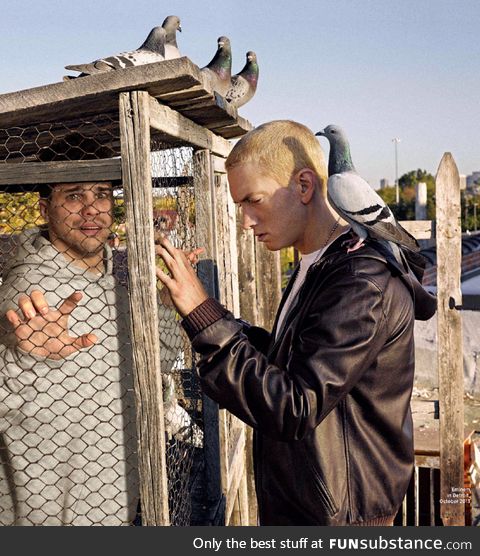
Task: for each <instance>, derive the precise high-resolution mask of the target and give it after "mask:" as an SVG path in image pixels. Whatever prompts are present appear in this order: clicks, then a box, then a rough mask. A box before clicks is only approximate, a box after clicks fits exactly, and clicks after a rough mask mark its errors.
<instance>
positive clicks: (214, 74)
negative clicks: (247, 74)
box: [201, 37, 232, 97]
mask: <svg viewBox="0 0 480 556" xmlns="http://www.w3.org/2000/svg"><path fill="white" fill-rule="evenodd" d="M217 43H218V48H217V52H216V53H215V56H214V57H213V58H212V60H211V61H210V63H209V64H207V65H206V66H205V67H204V68H202V69H201V72H202V73H203V75H205V76H206V77H207V79H208V82H209V83H210V86H211V88H212V89H213V90H214V91H217V93H219V94H220V95H222V96H223V97H224V96H225V95H226V94H227V91H228V90H229V89H230V80H231V78H232V49H231V47H230V39H229V38H228V37H218V41H217Z"/></svg>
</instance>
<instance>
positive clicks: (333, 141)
mask: <svg viewBox="0 0 480 556" xmlns="http://www.w3.org/2000/svg"><path fill="white" fill-rule="evenodd" d="M315 135H317V136H318V135H320V136H322V137H326V138H327V139H328V142H329V143H330V154H329V157H328V175H329V176H332V175H333V174H339V173H341V172H354V171H355V167H354V166H353V162H352V157H351V155H350V146H349V144H348V140H347V136H346V135H345V133H344V132H343V130H342V128H341V127H339V126H338V125H328V126H327V127H326V128H325V129H323V130H322V131H318V132H317V133H315Z"/></svg>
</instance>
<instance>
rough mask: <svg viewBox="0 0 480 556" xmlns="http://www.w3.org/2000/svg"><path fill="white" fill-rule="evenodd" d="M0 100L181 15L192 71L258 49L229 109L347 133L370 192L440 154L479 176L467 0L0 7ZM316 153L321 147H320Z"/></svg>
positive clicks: (52, 0) (479, 74) (473, 31)
mask: <svg viewBox="0 0 480 556" xmlns="http://www.w3.org/2000/svg"><path fill="white" fill-rule="evenodd" d="M0 5H1V17H0V52H1V53H2V56H1V58H0V60H1V67H2V71H1V74H0V94H1V93H5V92H11V91H17V90H21V89H26V88H30V87H34V86H38V85H45V84H48V83H54V82H57V81H60V80H61V79H62V76H63V75H64V73H66V72H65V71H64V69H63V67H64V66H65V65H67V64H74V63H81V62H88V61H91V60H93V59H95V58H98V57H102V56H106V55H110V54H115V53H117V52H120V51H122V50H129V49H132V48H136V47H137V46H139V45H140V44H141V43H142V42H143V40H144V39H145V37H146V35H147V34H148V32H149V31H150V29H151V28H152V27H154V26H155V25H160V24H161V23H162V21H163V19H164V17H165V16H167V15H173V14H174V15H178V16H180V18H181V20H182V27H183V32H182V33H181V34H180V35H179V39H178V43H179V47H180V50H181V51H182V54H184V55H186V56H188V57H189V58H190V59H191V60H192V61H193V62H194V63H196V64H197V65H199V66H200V67H201V66H203V65H205V64H207V63H208V62H209V61H210V59H211V58H212V56H213V54H214V52H215V49H216V39H217V37H218V36H220V35H227V36H228V37H229V38H230V40H231V42H232V50H233V70H234V71H235V72H237V71H239V70H240V69H241V68H242V67H243V64H244V61H245V53H246V51H247V50H254V51H255V52H256V53H257V56H258V59H259V65H260V79H259V86H258V91H257V94H256V96H255V97H254V99H253V100H252V101H251V102H250V103H249V104H247V105H245V106H244V107H242V108H241V109H240V114H241V115H242V116H243V117H245V118H247V119H249V120H250V121H251V122H252V123H253V124H254V125H258V124H260V123H262V122H265V121H268V120H273V119H279V118H290V119H294V120H298V121H300V122H302V123H305V124H306V125H308V126H309V127H310V128H311V129H312V130H313V131H318V130H319V129H321V128H323V127H325V126H326V125H328V124H331V123H335V124H338V125H341V126H342V127H344V129H345V130H346V132H347V134H348V136H349V138H350V143H351V151H352V156H353V160H354V163H355V165H356V166H357V170H358V171H359V172H360V173H361V174H362V175H363V176H364V177H365V178H366V179H368V180H369V181H370V183H371V184H372V185H373V186H375V187H376V186H377V185H378V182H379V180H380V178H382V177H386V178H388V179H389V180H390V181H391V182H393V180H394V177H395V158H394V144H393V143H392V138H394V137H398V138H400V139H401V142H400V143H399V145H398V157H399V174H400V175H401V174H402V173H404V172H406V171H408V170H411V169H416V168H419V167H420V168H424V169H426V170H428V171H430V172H432V173H435V172H436V170H437V167H438V163H439V161H440V159H441V157H442V154H443V153H444V152H445V151H450V152H452V153H453V155H454V157H455V160H456V161H457V164H458V167H459V170H460V173H463V174H469V173H471V172H472V171H474V170H479V169H480V141H479V140H478V134H479V131H480V110H479V103H480V102H479V98H480V71H479V60H480V28H479V25H478V22H479V21H480V2H478V0H450V1H448V2H447V1H444V0H414V1H412V0H310V1H303V0H296V1H292V0H290V1H286V0H277V1H272V0H270V1H264V0H256V1H250V0H237V1H232V0H223V1H216V0H209V1H200V0H196V1H195V0H183V1H176V0H169V1H168V2H165V3H162V2H159V1H158V0H156V1H154V0H135V1H134V2H132V1H130V2H127V1H125V0H115V1H114V0H82V1H78V2H73V1H72V0H35V1H33V0H22V1H18V0H2V2H1V4H0ZM322 144H323V145H324V147H325V149H327V146H326V145H325V144H324V143H322Z"/></svg>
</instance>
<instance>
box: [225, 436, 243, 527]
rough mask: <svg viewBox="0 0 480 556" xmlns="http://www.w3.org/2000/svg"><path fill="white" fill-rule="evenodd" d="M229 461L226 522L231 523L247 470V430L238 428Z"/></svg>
mask: <svg viewBox="0 0 480 556" xmlns="http://www.w3.org/2000/svg"><path fill="white" fill-rule="evenodd" d="M227 462H228V483H227V485H226V493H225V495H226V500H227V502H226V510H225V523H226V524H227V525H228V524H231V525H234V523H231V518H232V512H233V508H234V506H235V501H236V499H237V496H238V490H239V487H240V483H241V481H242V475H243V473H244V470H245V430H244V428H243V427H242V428H239V429H237V430H236V435H235V438H234V439H232V450H231V451H230V453H229V454H228V456H227Z"/></svg>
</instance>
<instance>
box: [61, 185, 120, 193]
mask: <svg viewBox="0 0 480 556" xmlns="http://www.w3.org/2000/svg"><path fill="white" fill-rule="evenodd" d="M89 190H94V191H101V192H103V191H108V192H113V189H112V187H110V186H108V185H94V186H93V187H88V188H86V187H82V186H81V185H78V184H73V185H71V186H67V187H63V188H62V189H61V191H62V192H63V193H83V192H84V191H89Z"/></svg>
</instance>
